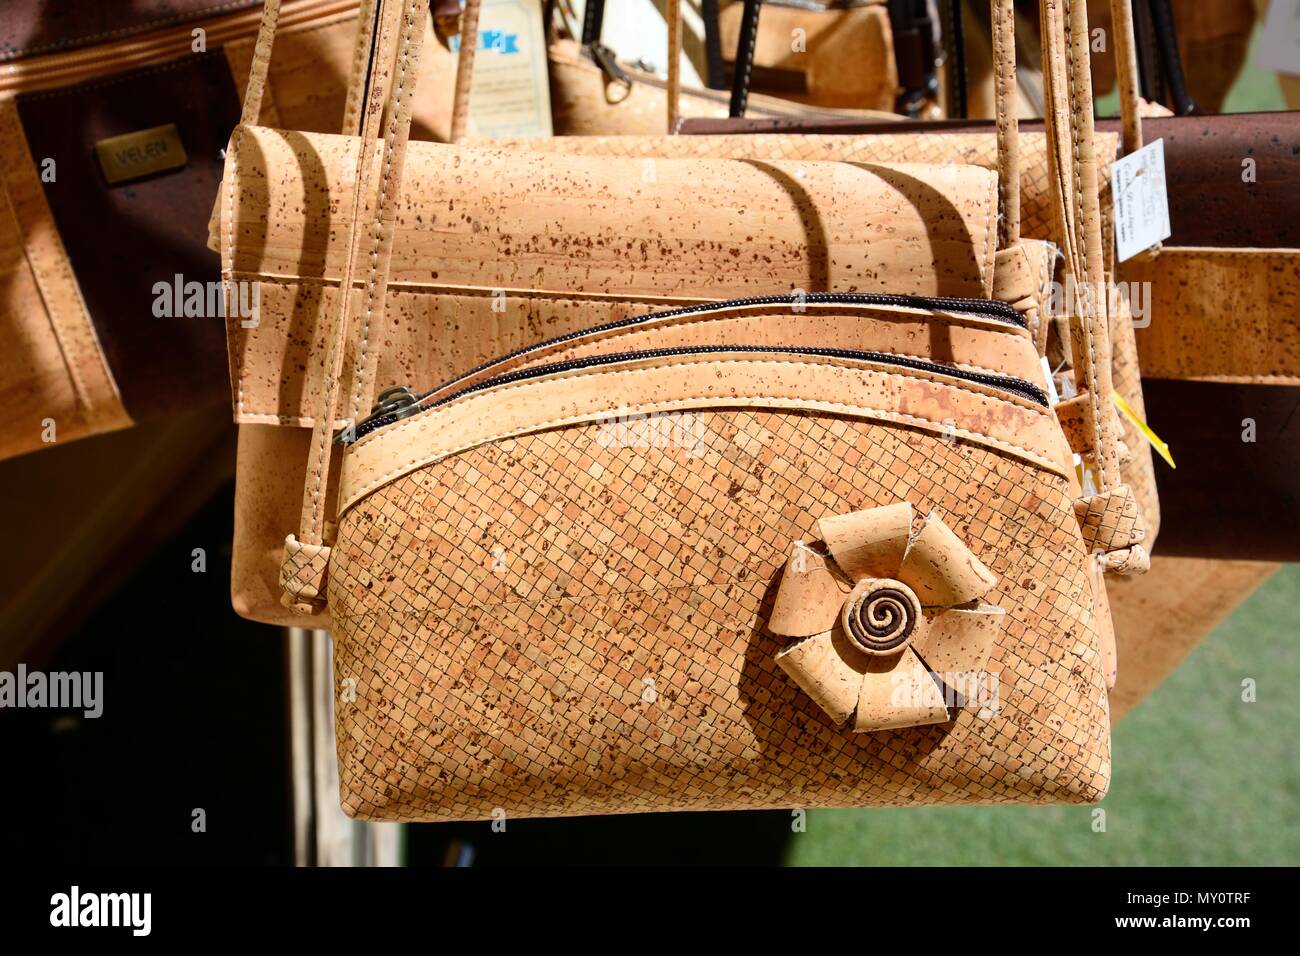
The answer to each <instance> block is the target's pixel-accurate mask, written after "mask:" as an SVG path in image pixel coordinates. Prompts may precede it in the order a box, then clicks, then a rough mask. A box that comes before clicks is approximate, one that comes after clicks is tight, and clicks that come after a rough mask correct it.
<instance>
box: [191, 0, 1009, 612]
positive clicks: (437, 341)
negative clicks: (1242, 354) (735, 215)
mask: <svg viewBox="0 0 1300 956" xmlns="http://www.w3.org/2000/svg"><path fill="white" fill-rule="evenodd" d="M391 12H392V11H390V13H391ZM399 12H400V11H399ZM473 12H474V7H473V5H471V6H470V7H469V8H468V9H467V10H466V16H467V17H469V16H471V15H472V14H473ZM390 19H393V20H394V21H395V20H396V19H397V18H396V17H391V16H390ZM471 33H472V31H471ZM276 48H277V51H278V49H279V44H278V39H277V45H276ZM473 49H474V46H473V44H472V43H467V44H466V45H465V48H464V53H466V54H470V59H469V62H470V64H471V65H472V51H473ZM278 56H279V54H278V52H277V55H276V58H275V59H278ZM271 62H274V60H272V61H271ZM359 72H361V73H362V75H364V71H359ZM424 79H425V74H424V70H423V67H420V82H423V81H424ZM457 81H458V83H457V85H458V87H459V88H462V89H466V88H467V87H468V83H467V82H465V81H464V74H458V77H457ZM253 87H256V83H250V88H253ZM417 88H422V87H417ZM414 99H415V101H417V102H414V103H413V109H414V110H416V111H417V116H418V110H419V109H421V108H422V107H423V103H424V99H425V98H424V97H423V96H422V95H420V96H416V97H415V98H414ZM264 100H265V98H263V101H264ZM456 101H457V102H458V103H462V104H463V103H464V102H465V98H463V97H460V96H458V97H457V99H456ZM246 106H247V109H246V114H247V116H246V123H245V129H246V134H245V133H241V134H240V136H239V138H238V139H237V140H235V141H233V147H234V148H233V149H232V150H231V151H230V152H229V153H228V155H229V156H230V157H231V159H232V162H231V163H230V164H229V166H228V170H227V172H228V177H227V179H228V183H227V187H228V188H227V189H226V190H225V192H224V194H223V197H222V198H221V199H220V200H219V201H218V203H217V204H216V205H215V208H214V210H213V213H214V216H213V220H212V224H211V231H210V238H209V244H210V247H211V248H212V249H214V250H217V251H219V252H220V253H221V254H222V255H223V257H224V259H225V262H224V263H223V265H224V268H225V269H226V270H227V272H228V273H229V277H230V278H231V279H233V280H234V281H235V282H239V283H251V282H256V283H257V284H258V288H259V289H260V303H261V309H260V320H259V322H258V323H257V324H256V325H255V326H252V327H248V328H246V327H245V323H243V322H232V323H230V324H229V329H228V345H229V350H230V359H231V364H230V377H231V382H232V390H233V391H232V398H233V402H234V408H235V417H236V421H237V422H238V423H239V424H240V427H241V437H240V447H241V454H240V459H239V466H238V469H237V470H238V478H237V483H236V523H235V532H236V534H235V545H234V558H233V561H232V597H233V601H234V605H235V607H236V609H237V610H238V611H239V612H240V613H241V614H243V615H245V616H248V617H251V618H253V619H255V620H259V621H264V622H266V623H272V624H290V623H293V621H294V618H293V617H292V615H291V614H290V613H289V612H288V611H287V610H286V609H285V608H283V607H282V606H281V605H280V604H279V602H278V599H277V598H278V594H279V586H278V568H279V552H280V550H281V548H282V545H283V540H284V532H285V529H286V528H287V527H292V525H293V523H294V521H296V517H297V510H298V505H297V501H296V499H297V497H298V496H297V494H296V493H291V492H289V487H290V485H291V483H292V480H293V469H295V468H305V467H306V463H307V461H308V457H309V445H310V442H309V435H308V434H307V432H309V430H310V428H311V426H312V424H313V422H314V414H315V402H316V400H317V397H318V395H319V393H320V390H321V389H322V387H323V382H324V379H325V375H324V367H323V363H322V361H321V358H320V356H319V354H317V353H314V349H315V348H316V346H317V344H318V342H319V341H320V340H321V335H322V334H323V329H324V324H325V321H326V320H325V315H326V311H327V310H328V309H329V308H332V307H333V306H334V305H335V304H336V303H337V296H336V292H335V290H336V289H337V287H338V286H337V281H338V280H337V276H338V264H339V262H340V256H339V251H340V249H341V248H342V241H341V240H342V237H341V236H339V235H335V236H334V237H333V239H332V240H326V241H325V242H324V243H323V244H322V241H321V237H322V236H326V235H328V234H327V233H326V232H325V230H324V228H323V227H324V226H325V224H326V223H327V222H328V221H330V220H331V218H336V217H339V216H340V215H341V211H343V210H346V208H347V206H346V202H347V199H348V196H349V193H350V188H351V187H350V186H349V184H348V182H347V179H348V174H347V173H346V172H345V171H344V166H345V161H346V156H347V155H349V154H348V153H347V152H345V150H346V149H355V145H356V139H355V137H319V138H317V137H311V138H307V137H301V136H297V135H296V134H288V133H281V132H277V131H271V130H266V129H263V128H260V127H256V126H254V125H253V118H254V117H256V116H259V115H265V109H264V107H263V106H259V105H258V104H256V102H255V98H253V97H250V99H249V101H248V103H247V104H246ZM664 108H665V113H666V104H664ZM253 109H257V110H258V112H250V111H252V110H253ZM348 114H349V116H357V115H360V109H359V108H357V107H351V108H350V109H349V110H348ZM457 115H459V116H460V124H461V126H462V128H464V127H465V126H466V125H467V119H466V117H465V112H464V110H461V111H460V113H459V114H457ZM660 119H661V121H662V120H663V117H662V116H661V118H660ZM541 142H569V143H573V144H579V143H581V142H583V138H582V137H557V138H555V139H554V140H545V141H541ZM349 144H351V145H349ZM488 145H490V146H491V148H486V147H485V148H483V149H478V150H475V151H473V152H465V151H456V150H441V149H436V148H435V147H433V146H432V145H431V144H427V143H420V144H416V145H415V146H413V147H412V150H411V153H412V156H413V157H414V158H413V159H412V160H411V162H410V163H409V165H410V169H409V170H408V176H409V177H410V178H411V179H412V180H413V181H419V182H421V183H423V184H425V185H421V186H420V187H419V191H418V192H412V195H418V196H421V197H424V198H425V199H427V198H428V197H431V196H436V197H442V198H443V199H445V201H446V202H448V203H456V204H457V205H456V208H460V209H471V210H472V209H479V208H491V209H493V210H494V214H493V215H492V216H491V217H477V218H472V217H471V218H457V219H455V220H453V221H451V222H449V223H447V224H446V225H447V226H448V228H449V230H450V231H448V232H446V233H444V234H435V235H434V236H430V235H428V234H415V235H413V236H412V237H411V238H412V244H411V245H409V246H408V247H406V251H405V252H404V253H402V255H400V256H399V258H398V267H399V268H400V269H401V270H402V271H401V274H400V275H399V276H398V277H397V281H396V284H395V287H394V290H393V294H392V295H391V296H390V297H389V299H388V301H389V303H390V310H389V315H387V316H382V317H380V316H375V317H374V318H373V320H372V322H371V323H370V325H369V329H370V330H374V331H373V334H367V335H363V333H362V329H361V327H360V326H356V327H354V328H353V330H352V336H353V341H354V344H355V346H356V347H357V349H358V351H357V355H358V356H360V357H361V361H360V362H359V363H355V365H356V367H357V371H358V374H357V375H355V376H354V375H353V373H352V369H353V367H354V363H353V362H352V361H351V360H350V359H349V360H348V361H347V368H346V371H345V373H344V374H345V377H346V378H347V379H348V384H347V386H346V387H345V389H344V392H343V394H344V397H345V404H344V407H343V408H342V410H341V411H340V415H339V422H338V423H337V424H338V425H339V427H342V426H343V424H345V423H346V421H349V420H350V421H357V420H360V419H361V418H364V417H365V415H366V414H367V412H368V410H369V409H370V407H371V405H372V404H374V402H375V399H376V396H377V393H378V391H379V390H380V389H381V388H382V387H383V386H386V385H389V384H392V383H394V382H422V381H423V382H436V381H440V380H442V379H444V378H447V377H450V376H452V375H455V374H458V373H461V372H464V371H467V370H468V369H470V368H472V367H473V366H475V365H477V364H479V363H481V362H484V361H487V360H489V359H491V358H492V357H493V356H494V355H496V354H498V353H500V352H501V351H503V350H509V349H512V348H515V347H519V346H523V345H526V344H530V343H534V342H537V341H539V340H542V339H545V338H547V337H549V336H552V335H557V334H561V333H564V332H569V331H575V330H578V329H581V328H584V327H586V326H590V325H593V324H598V323H601V322H603V321H606V320H607V319H609V318H621V317H626V316H628V315H632V314H635V313H636V312H637V311H651V310H654V309H656V308H662V307H667V306H671V305H684V304H694V303H699V302H703V301H706V300H709V299H716V298H719V297H723V298H725V297H729V296H741V295H746V294H750V293H752V292H754V291H756V290H757V291H767V290H769V289H770V288H771V283H776V284H778V285H779V286H780V287H782V288H786V289H792V288H803V289H807V290H808V291H810V292H815V291H824V290H827V289H830V288H854V287H857V288H863V289H866V288H875V289H878V290H882V291H883V290H884V289H885V283H884V277H886V276H887V275H888V274H889V271H890V270H892V269H895V268H897V269H898V270H899V275H900V277H901V278H898V279H895V280H892V290H893V291H898V292H904V293H913V294H937V295H959V296H972V295H974V296H987V295H991V294H992V293H993V276H994V271H995V270H994V268H993V263H992V259H991V256H992V254H993V251H994V246H993V243H992V242H991V240H990V239H989V237H990V236H991V235H992V229H993V227H994V224H995V217H996V206H995V201H994V200H995V196H994V190H993V177H992V176H991V174H990V173H989V172H987V171H985V170H976V169H973V168H967V167H964V166H950V167H947V168H944V169H937V168H933V167H929V166H927V167H924V168H923V169H922V170H919V172H921V173H923V175H913V174H911V173H908V172H907V171H906V170H903V169H895V168H893V167H884V166H880V165H878V164H860V165H848V164H827V163H815V164H803V165H801V166H796V165H790V166H788V167H786V168H781V167H779V166H773V165H770V164H765V163H744V162H726V161H718V160H713V159H708V158H704V159H697V160H694V161H690V162H676V161H674V162H666V163H665V162H660V161H658V160H657V159H653V158H652V157H632V156H628V157H624V158H620V159H617V160H615V161H611V159H610V158H609V157H606V156H596V157H579V156H572V157H552V156H549V155H543V154H541V153H540V152H538V151H529V152H527V153H523V152H521V150H519V149H518V148H516V147H515V145H514V144H513V143H512V144H507V145H503V146H501V147H497V146H496V144H488ZM470 155H472V156H473V157H474V161H475V163H476V167H475V168H476V170H477V175H476V176H474V177H464V176H463V175H462V174H459V173H457V168H458V164H459V163H460V162H462V161H463V160H464V157H466V156H470ZM270 173H274V176H272V175H270ZM457 176H461V179H460V180H459V182H463V183H465V184H466V185H468V186H469V187H470V190H471V194H470V195H467V194H465V192H464V191H463V190H461V189H460V185H458V180H457ZM801 177H802V178H801ZM236 181H237V183H236ZM235 186H237V188H233V187H235ZM629 187H631V188H630V189H629ZM591 190H597V191H599V192H603V193H604V194H607V195H611V196H618V195H624V194H625V195H626V196H627V197H628V200H629V201H633V200H635V202H636V204H637V205H636V209H637V210H638V212H637V214H636V215H637V217H638V224H637V226H636V229H637V230H639V231H638V232H637V233H636V234H638V235H641V236H643V237H644V238H645V239H646V242H645V244H644V245H642V244H640V243H636V244H634V245H633V246H632V247H631V254H630V255H629V254H628V250H629V247H628V246H627V244H626V243H627V240H626V237H625V235H624V234H625V233H627V232H628V229H629V222H628V218H629V211H628V208H627V207H626V206H625V205H620V204H618V203H612V202H611V203H602V204H600V205H599V206H597V207H595V208H594V209H592V210H590V211H588V203H589V200H587V199H586V198H584V197H585V196H586V195H588V194H590V191H591ZM634 194H635V195H634ZM280 197H283V200H282V199H281V198H280ZM303 197H310V199H311V202H310V204H304V199H303ZM541 197H547V198H546V201H545V202H544V203H543V202H542V201H541ZM719 197H732V198H735V197H745V198H747V200H748V202H747V203H746V204H744V207H743V208H744V209H745V217H746V218H747V219H748V220H749V221H750V222H752V223H753V224H754V231H755V234H757V230H758V227H759V226H760V225H761V224H763V223H766V224H767V225H766V226H765V227H764V228H765V229H766V231H767V242H768V244H769V246H770V248H769V252H768V253H767V256H768V257H769V258H770V259H771V261H772V263H773V264H772V265H771V267H770V268H769V269H768V271H767V272H765V273H761V272H758V271H756V270H755V269H754V268H753V262H754V259H753V258H751V257H749V256H741V255H739V251H740V248H741V246H740V244H739V243H738V242H737V241H736V240H737V233H736V231H735V230H736V229H737V228H739V227H738V226H736V225H735V224H733V223H732V222H730V221H728V220H726V219H723V218H721V217H719V216H717V215H716V214H715V213H714V212H713V204H714V203H715V202H716V201H717V200H718V199H719ZM227 198H229V199H231V200H233V201H231V202H228V201H227ZM281 201H283V202H284V203H285V205H284V206H283V207H280V208H278V209H277V214H276V215H274V216H268V215H266V214H265V211H266V210H267V209H268V208H272V207H273V206H274V204H277V203H280V202H281ZM733 205H735V206H736V207H737V208H740V207H741V204H740V203H739V202H735V203H733ZM410 214H411V215H412V216H413V217H414V216H423V215H424V214H423V213H422V212H421V211H420V210H419V209H418V208H415V207H414V206H413V207H412V209H411V210H410ZM245 219H247V220H248V221H247V223H246V224H245V223H244V222H243V220H245ZM863 222H872V223H874V224H875V227H874V231H873V232H871V233H866V232H864V231H863V229H862V227H861V223H863ZM778 223H779V226H778V225H777V224H778ZM245 225H246V228H245ZM232 227H233V228H232ZM336 229H337V227H336ZM539 231H540V233H541V234H545V235H547V236H548V237H550V238H549V239H548V240H547V241H546V243H545V244H541V243H537V242H534V241H531V240H530V239H529V236H531V235H533V234H534V233H538V232H539ZM438 235H442V236H443V238H439V239H438V241H439V242H440V243H442V244H443V247H442V249H433V248H431V247H429V246H428V245H427V243H428V241H429V240H430V239H434V238H437V236H438ZM516 236H518V237H520V238H518V239H515V238H514V237H516ZM741 238H743V236H741ZM562 243H563V245H561V244H562ZM561 248H564V249H566V254H563V255H562V254H559V252H558V250H559V249H561ZM500 250H508V251H509V255H503V254H501V252H500ZM321 253H324V255H325V257H326V258H324V259H323V258H322V257H321ZM569 253H571V254H569ZM430 259H438V260H441V261H442V262H443V266H442V268H440V269H438V270H436V275H435V274H434V271H433V270H430V269H429V268H428V267H427V262H428V261H429V260H430ZM900 263H901V265H900ZM1004 274H1005V270H1004ZM381 328H382V332H380V331H379V330H380V329H381ZM363 341H365V342H369V343H383V347H382V348H379V347H367V348H364V349H362V348H361V344H362V342H363ZM325 510H326V515H325V517H326V520H327V521H332V518H333V515H332V500H330V501H327V503H326V505H325Z"/></svg>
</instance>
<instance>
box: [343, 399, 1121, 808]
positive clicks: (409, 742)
mask: <svg viewBox="0 0 1300 956" xmlns="http://www.w3.org/2000/svg"><path fill="white" fill-rule="evenodd" d="M679 424H680V427H679V428H678V430H677V431H676V432H675V433H674V434H676V435H677V436H678V440H675V441H661V440H654V439H648V440H646V441H643V442H640V447H629V446H628V444H627V443H626V442H611V441H610V440H609V434H610V433H609V431H608V430H607V429H604V428H603V427H602V425H601V424H600V423H596V424H589V425H583V426H574V427H566V428H558V429H551V430H547V431H540V432H535V433H532V434H528V435H525V436H523V437H520V438H515V439H509V440H503V441H498V442H493V443H489V444H486V445H481V446H479V447H476V448H473V449H471V450H469V451H467V452H463V453H460V454H456V455H452V456H450V457H448V458H444V459H443V460H441V461H439V462H436V463H434V464H432V465H428V466H425V467H422V468H418V469H416V470H414V471H411V472H409V473H407V474H405V475H404V476H403V477H401V478H398V479H397V480H395V481H392V482H390V483H389V484H386V485H383V486H382V487H380V488H379V489H378V490H377V491H375V492H373V493H371V494H370V495H368V496H366V497H364V498H363V499H361V500H360V501H359V502H358V503H357V504H356V505H354V506H353V507H351V508H350V509H349V510H348V511H347V512H346V513H345V515H344V516H343V517H342V519H341V522H340V526H339V534H338V540H337V542H336V544H335V547H334V552H333V556H332V560H331V568H330V578H329V599H330V605H331V609H332V613H333V622H334V638H335V669H336V678H337V680H338V681H340V682H341V681H344V680H352V681H355V682H356V683H355V691H356V695H355V696H356V699H355V701H346V700H345V701H341V702H340V703H339V705H338V707H337V720H338V742H339V764H340V777H341V798H342V803H343V806H344V808H345V810H347V812H349V813H350V814H353V815H355V816H359V817H364V818H370V819H388V820H428V821H438V820H463V819H479V818H486V817H489V816H491V815H492V814H493V812H494V811H496V810H498V809H500V810H503V811H505V813H506V814H507V815H508V816H512V817H527V816H563V815H579V814H595V813H631V812H643V811H652V810H653V811H666V810H704V809H740V808H763V807H834V806H893V805H904V804H907V805H911V804H920V803H965V802H990V803H1003V802H1037V803H1049V802H1082V801H1092V800H1097V799H1100V797H1101V796H1102V795H1103V794H1104V792H1105V790H1106V786H1107V782H1108V779H1109V768H1110V763H1109V724H1108V710H1107V700H1106V689H1105V686H1104V681H1103V677H1102V672H1101V667H1100V661H1099V640H1098V635H1097V632H1096V628H1095V625H1094V622H1093V618H1092V610H1091V607H1092V597H1091V591H1090V584H1089V580H1088V573H1087V570H1086V569H1087V559H1086V554H1085V551H1084V546H1083V542H1082V540H1081V538H1080V534H1079V530H1078V526H1077V524H1076V522H1075V518H1074V512H1073V508H1072V503H1071V501H1070V499H1069V494H1068V487H1067V484H1066V482H1065V480H1064V479H1061V478H1059V477H1056V476H1053V475H1051V474H1050V473H1048V472H1046V471H1043V470H1040V469H1038V468H1035V467H1034V466H1032V465H1029V464H1026V463H1024V462H1022V461H1019V460H1017V459H1013V458H1009V457H1006V456H1004V455H1001V454H999V453H998V452H996V451H994V450H991V449H988V448H985V447H983V446H979V445H974V444H967V443H964V442H955V441H948V440H945V439H944V438H943V437H942V436H937V435H932V434H929V433H926V432H921V431H917V430H913V429H910V428H907V427H903V426H895V425H890V424H884V423H879V422H872V421H867V420H863V419H858V418H850V417H840V416H832V415H821V414H813V413H806V412H791V411H783V412H778V411H768V410H762V409H743V408H740V409H737V408H726V409H715V410H708V411H704V412H700V413H697V414H695V415H693V416H690V417H689V418H687V419H684V420H683V422H682V423H679ZM900 501H906V502H909V503H910V504H911V505H912V508H913V511H914V513H915V514H918V515H926V514H929V513H930V512H931V510H937V512H938V513H939V514H940V515H942V517H943V520H944V522H945V523H946V524H948V525H949V526H950V527H951V528H952V529H953V531H954V532H955V533H956V534H957V535H958V536H960V538H961V539H962V540H963V541H964V542H966V543H967V544H968V546H969V547H970V548H971V550H972V551H973V552H974V554H975V555H976V556H977V557H978V558H979V560H980V561H981V562H983V563H984V564H985V565H987V566H988V567H989V569H990V570H991V571H992V572H993V573H994V574H995V575H996V576H997V579H998V584H997V586H996V587H995V588H994V589H993V590H992V591H991V592H990V593H989V594H988V595H987V596H986V597H985V600H987V601H988V602H990V603H994V604H997V605H999V606H1001V607H1002V608H1005V609H1006V612H1007V618H1006V624H1005V627H1004V628H1003V630H1002V632H1001V634H1000V635H999V637H998V640H997V644H996V646H995V647H994V649H993V652H992V656H991V658H990V663H989V671H990V672H993V673H996V674H998V676H999V680H998V682H997V685H996V686H997V694H996V700H995V706H994V707H993V708H992V711H991V712H987V711H986V712H984V713H981V712H980V711H979V710H977V709H975V708H973V707H962V708H957V709H955V710H954V711H953V714H954V715H955V716H954V719H953V720H951V721H949V722H946V723H942V724H937V725H933V726H926V727H919V728H912V729H908V730H902V731H887V732H879V733H869V734H853V733H850V732H849V731H847V730H841V729H838V728H836V727H835V726H834V725H833V724H832V722H831V720H830V719H829V718H828V717H826V716H825V715H824V714H823V713H822V712H821V711H820V710H819V709H818V707H817V706H816V704H814V703H813V702H812V701H811V700H809V699H808V698H807V696H806V695H805V694H804V693H803V692H802V691H801V690H800V689H799V688H798V687H797V686H796V685H795V684H794V683H793V682H792V681H791V680H790V679H789V678H787V677H786V676H785V675H784V674H783V673H781V671H780V670H779V668H778V667H777V665H776V664H775V663H774V661H773V655H774V654H776V652H777V651H779V650H781V649H782V647H784V646H785V644H786V640H785V639H782V638H777V637H775V636H773V635H771V634H769V633H768V631H767V629H766V626H765V624H766V618H767V615H768V613H769V612H770V609H771V604H772V600H773V598H774V595H775V590H776V584H777V582H778V581H779V579H780V572H781V569H782V565H783V562H784V561H785V558H786V555H787V554H789V552H790V547H791V542H792V541H794V540H800V539H802V540H814V539H815V538H816V537H817V531H816V522H817V519H818V518H820V517H824V516H828V515H834V514H845V513H848V512H851V511H855V510H857V509H862V508H869V507H874V506H878V505H885V504H891V503H896V502H900ZM349 696H350V695H349Z"/></svg>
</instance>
